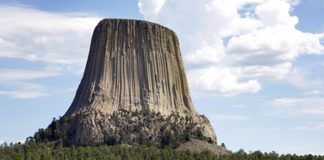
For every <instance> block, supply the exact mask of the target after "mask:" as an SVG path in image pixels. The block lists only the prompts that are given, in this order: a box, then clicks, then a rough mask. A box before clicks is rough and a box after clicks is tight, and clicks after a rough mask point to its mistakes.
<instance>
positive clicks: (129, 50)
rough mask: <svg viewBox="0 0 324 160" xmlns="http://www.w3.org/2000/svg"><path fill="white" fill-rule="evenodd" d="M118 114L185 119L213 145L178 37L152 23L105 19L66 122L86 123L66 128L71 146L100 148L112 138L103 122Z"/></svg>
mask: <svg viewBox="0 0 324 160" xmlns="http://www.w3.org/2000/svg"><path fill="white" fill-rule="evenodd" d="M119 110H126V111H132V112H135V111H141V110H149V111H152V112H155V113H161V115H163V116H169V115H171V114H173V113H176V114H178V115H179V116H180V117H186V116H189V117H192V119H193V120H194V122H195V123H196V125H197V126H200V127H203V135H204V136H206V137H209V138H210V139H212V140H213V141H214V142H216V135H215V132H214V130H213V128H212V126H211V125H210V123H209V121H208V119H207V118H206V117H204V116H200V115H199V114H198V113H197V111H196V110H195V108H194V106H193V104H192V101H191V97H190V93H189V87H188V82H187V78H186V74H185V70H184V65H183V62H182V58H181V53H180V47H179V42H178V39H177V36H176V34H175V33H174V32H173V31H172V30H170V29H168V28H166V27H163V26H161V25H158V24H155V23H151V22H146V21H140V20H121V19H104V20H102V21H101V22H100V23H99V24H98V25H97V26H96V28H95V30H94V33H93V37H92V41H91V47H90V53H89V56H88V61H87V64H86V68H85V71H84V75H83V78H82V80H81V83H80V85H79V87H78V89H77V93H76V96H75V98H74V100H73V103H72V104H71V106H70V108H69V110H68V111H67V112H66V114H65V115H64V117H74V116H76V115H84V117H85V118H83V120H82V122H74V123H73V124H71V125H69V126H68V128H74V129H73V132H71V133H70V134H71V135H73V136H71V137H74V139H76V140H74V141H78V140H85V139H87V140H89V141H94V142H95V143H100V142H102V141H103V139H104V136H105V134H107V132H113V128H114V127H112V126H109V125H111V123H109V121H107V120H108V119H110V118H111V115H112V114H113V113H114V112H115V111H119ZM108 127H110V129H109V130H108V129H107V128H108ZM151 134H152V135H154V134H155V133H151Z"/></svg>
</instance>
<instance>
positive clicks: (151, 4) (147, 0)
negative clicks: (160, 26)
mask: <svg viewBox="0 0 324 160" xmlns="http://www.w3.org/2000/svg"><path fill="white" fill-rule="evenodd" d="M164 2H165V0H155V1H151V0H139V1H138V3H137V6H138V8H139V10H140V12H141V14H143V15H144V16H145V18H148V19H152V18H154V17H155V16H156V15H157V14H158V13H159V12H160V10H161V8H162V7H163V5H164Z"/></svg>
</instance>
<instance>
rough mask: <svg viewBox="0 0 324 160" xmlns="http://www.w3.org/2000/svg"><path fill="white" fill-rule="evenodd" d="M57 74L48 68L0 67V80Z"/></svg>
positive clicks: (15, 79) (44, 76)
mask: <svg viewBox="0 0 324 160" xmlns="http://www.w3.org/2000/svg"><path fill="white" fill-rule="evenodd" d="M58 75H59V73H57V72H54V71H50V70H16V69H1V68H0V77H1V79H0V82H13V81H23V80H32V79H40V78H47V77H53V76H58Z"/></svg>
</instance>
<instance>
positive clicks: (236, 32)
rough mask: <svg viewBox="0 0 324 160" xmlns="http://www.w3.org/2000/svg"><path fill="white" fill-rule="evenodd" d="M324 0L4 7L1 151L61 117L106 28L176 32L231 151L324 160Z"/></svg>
mask: <svg viewBox="0 0 324 160" xmlns="http://www.w3.org/2000/svg"><path fill="white" fill-rule="evenodd" d="M323 10H324V1H322V0H300V1H298V0H240V1H238V0H177V1H171V0H138V1H136V0H123V1H112V0H99V1H90V0H81V1H77V2H74V1H63V0H57V1H37V0H15V1H12V0H10V1H9V0H8V1H7V0H0V143H1V142H4V141H6V142H18V141H23V140H25V138H26V137H27V136H30V135H32V134H33V133H34V132H35V131H36V130H37V129H38V128H44V127H46V126H47V125H48V124H49V123H50V121H51V120H52V118H53V117H58V116H60V115H63V114H64V113H65V111H66V110H67V109H68V107H69V105H70V104H71V102H72V99H73V97H74V94H75V91H76V88H77V86H78V84H79V82H80V80H81V76H82V72H83V69H84V66H85V62H86V57H87V54H88V50H89V45H90V38H91V34H92V31H93V28H94V26H95V25H96V24H97V23H98V22H99V21H100V19H102V18H105V17H108V18H131V19H144V20H149V21H154V22H157V23H160V24H162V25H165V26H167V27H169V28H171V29H173V30H174V31H175V32H176V33H177V34H178V37H179V39H180V43H181V50H182V54H183V58H184V62H185V65H186V70H187V76H188V79H189V82H190V88H191V94H192V97H193V101H194V104H195V106H196V108H197V110H198V111H199V112H200V113H201V114H204V115H206V116H207V117H208V118H209V119H210V121H211V123H212V125H213V126H214V128H215V131H216V134H217V136H218V140H219V142H220V143H222V142H224V143H225V144H226V146H227V147H228V148H229V149H232V150H234V151H235V150H238V149H240V148H243V149H245V150H247V151H254V150H261V151H273V150H274V151H276V152H279V153H297V154H305V153H315V154H324V141H323V139H324V94H323V91H324V88H323V86H324V85H323V83H324V81H323V79H324V19H323V18H322V17H324V12H323Z"/></svg>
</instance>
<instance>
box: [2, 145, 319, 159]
mask: <svg viewBox="0 0 324 160" xmlns="http://www.w3.org/2000/svg"><path fill="white" fill-rule="evenodd" d="M149 159H156V160H324V156H316V155H304V156H298V155H291V154H287V155H279V154H277V153H275V152H270V153H262V152H260V151H255V152H251V153H246V152H244V151H243V150H240V151H238V152H235V153H231V154H227V155H216V154H213V153H211V152H208V151H203V152H201V153H193V152H189V151H178V150H174V149H171V148H165V149H159V148H157V147H155V146H146V145H141V146H138V147H125V146H121V145H115V146H106V145H102V146H97V147H62V146H56V147H55V146H52V147H49V146H48V145H45V144H36V142H30V143H28V144H24V145H22V144H11V145H4V144H3V145H1V146H0V160H149Z"/></svg>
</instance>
